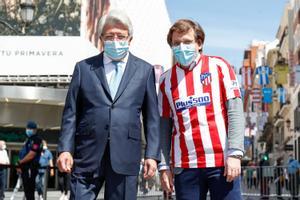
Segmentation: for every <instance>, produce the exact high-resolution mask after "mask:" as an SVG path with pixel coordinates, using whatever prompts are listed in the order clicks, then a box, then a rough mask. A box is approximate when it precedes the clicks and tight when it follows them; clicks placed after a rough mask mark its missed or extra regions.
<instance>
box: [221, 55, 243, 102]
mask: <svg viewBox="0 0 300 200" xmlns="http://www.w3.org/2000/svg"><path fill="white" fill-rule="evenodd" d="M222 61H223V62H221V63H220V65H221V66H220V69H221V77H222V79H223V81H222V83H223V86H224V91H223V92H224V93H225V96H226V99H227V100H229V99H233V98H237V97H239V98H241V91H240V86H239V83H238V80H237V77H236V74H235V72H234V70H233V68H232V67H231V66H230V64H229V63H228V62H226V61H225V60H222Z"/></svg>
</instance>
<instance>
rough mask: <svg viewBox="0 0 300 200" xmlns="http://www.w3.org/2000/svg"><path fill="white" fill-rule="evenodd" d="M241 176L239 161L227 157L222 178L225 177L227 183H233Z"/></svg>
mask: <svg viewBox="0 0 300 200" xmlns="http://www.w3.org/2000/svg"><path fill="white" fill-rule="evenodd" d="M240 174H241V160H240V159H238V158H234V157H230V156H228V157H227V160H226V164H225V170H224V176H226V180H227V182H231V181H233V180H234V179H235V178H236V177H238V176H240Z"/></svg>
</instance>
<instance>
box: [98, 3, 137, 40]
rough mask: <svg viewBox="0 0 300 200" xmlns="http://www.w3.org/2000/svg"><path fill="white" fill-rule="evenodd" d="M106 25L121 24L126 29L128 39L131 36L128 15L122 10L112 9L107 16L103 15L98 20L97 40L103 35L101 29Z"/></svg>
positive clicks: (131, 30) (131, 31) (131, 29)
mask: <svg viewBox="0 0 300 200" xmlns="http://www.w3.org/2000/svg"><path fill="white" fill-rule="evenodd" d="M107 24H109V25H115V24H122V25H124V26H126V27H127V29H128V34H129V37H132V35H133V27H132V24H131V20H130V19H129V17H128V15H127V14H126V13H125V12H124V11H122V10H117V9H113V10H111V11H109V13H108V14H107V15H104V16H102V17H101V18H100V20H99V22H98V38H99V37H100V36H101V35H102V34H103V29H104V27H105V25H107Z"/></svg>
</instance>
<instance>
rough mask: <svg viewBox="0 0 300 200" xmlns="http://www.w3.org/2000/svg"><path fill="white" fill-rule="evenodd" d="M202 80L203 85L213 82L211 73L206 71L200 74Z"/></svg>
mask: <svg viewBox="0 0 300 200" xmlns="http://www.w3.org/2000/svg"><path fill="white" fill-rule="evenodd" d="M200 82H201V84H202V85H209V84H210V83H211V73H209V72H205V73H203V74H200Z"/></svg>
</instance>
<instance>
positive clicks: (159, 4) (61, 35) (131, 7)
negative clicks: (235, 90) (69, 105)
mask: <svg viewBox="0 0 300 200" xmlns="http://www.w3.org/2000/svg"><path fill="white" fill-rule="evenodd" d="M25 3H26V4H25ZM25 5H26V6H25ZM111 9H122V10H124V11H125V12H126V13H127V14H128V15H129V17H130V19H131V21H132V24H133V40H132V42H131V46H130V51H131V52H132V53H133V54H135V55H136V56H138V57H140V58H142V59H144V60H146V61H147V62H149V63H150V64H152V65H160V66H163V67H164V68H165V69H168V68H170V67H171V63H172V62H171V59H172V56H171V51H170V47H169V46H168V44H167V41H166V37H167V33H168V29H169V27H170V19H169V16H168V13H167V9H166V5H165V1H164V0H157V1H147V0H122V1H121V0H74V1H71V0H63V1H61V0H45V1H38V0H3V1H0V61H1V62H0V76H1V75H2V76H3V75H5V76H7V75H71V74H72V72H73V69H74V66H75V64H76V62H78V61H80V60H82V59H84V58H87V57H91V56H94V55H97V54H99V52H100V51H101V50H102V46H101V41H100V38H99V35H98V27H97V26H98V21H99V19H101V17H103V16H104V15H105V14H107V13H108V12H109V11H110V10H111Z"/></svg>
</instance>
